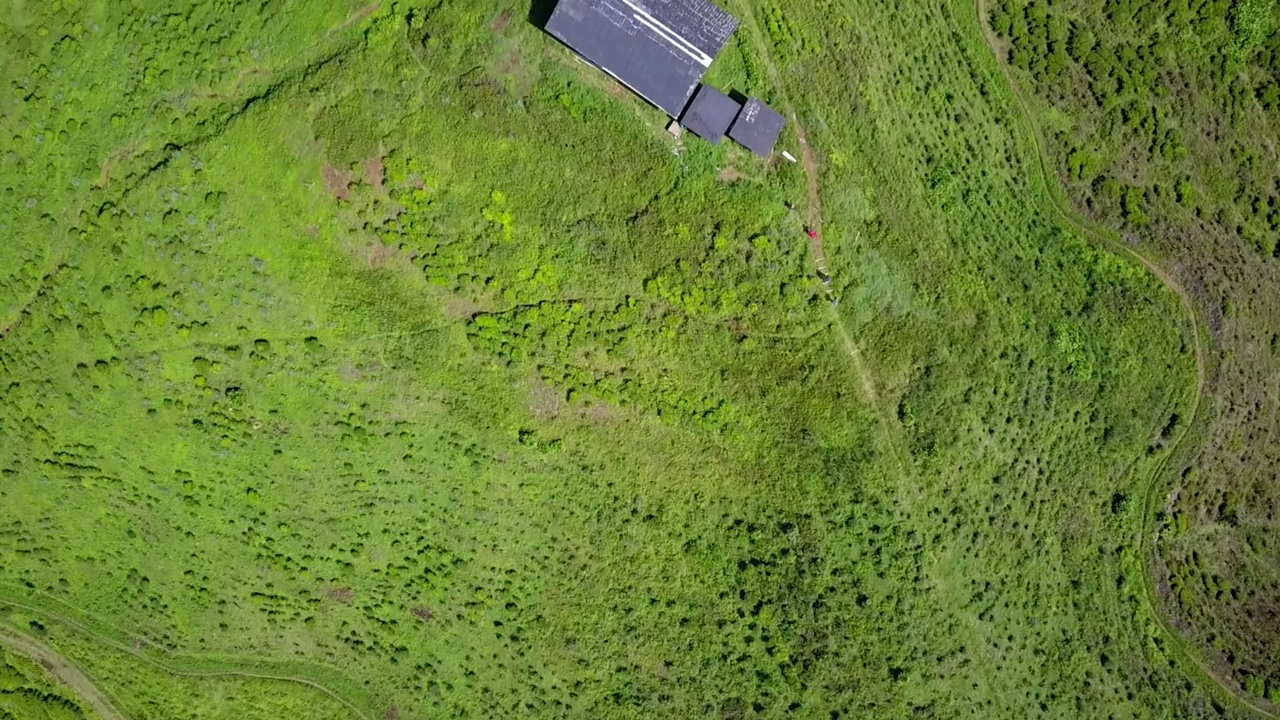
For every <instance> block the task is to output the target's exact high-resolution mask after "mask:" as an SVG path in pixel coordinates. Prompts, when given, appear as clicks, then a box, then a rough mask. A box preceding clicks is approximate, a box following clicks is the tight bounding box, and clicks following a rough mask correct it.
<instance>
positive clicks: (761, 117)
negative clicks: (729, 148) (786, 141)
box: [729, 98, 787, 157]
mask: <svg viewBox="0 0 1280 720" xmlns="http://www.w3.org/2000/svg"><path fill="white" fill-rule="evenodd" d="M786 125H787V120H786V118H784V117H782V115H780V114H779V113H778V111H777V110H774V109H773V108H771V107H769V106H768V105H765V104H764V103H763V102H760V99H759V98H750V99H749V100H747V102H746V104H744V105H743V106H742V110H741V111H739V112H738V117H737V119H736V120H734V122H733V125H731V126H729V137H730V138H732V139H733V140H734V142H736V143H738V144H739V145H742V146H743V147H745V148H747V149H748V150H750V151H751V152H753V153H755V154H757V155H759V156H760V157H768V156H769V153H771V152H773V146H774V145H775V144H777V142H778V136H779V135H781V134H782V128H784V127H786Z"/></svg>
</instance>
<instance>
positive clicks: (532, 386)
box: [529, 377, 564, 420]
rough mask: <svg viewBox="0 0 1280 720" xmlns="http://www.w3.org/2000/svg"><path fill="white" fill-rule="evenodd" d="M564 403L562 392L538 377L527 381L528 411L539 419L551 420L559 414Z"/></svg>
mask: <svg viewBox="0 0 1280 720" xmlns="http://www.w3.org/2000/svg"><path fill="white" fill-rule="evenodd" d="M563 405H564V393H563V392H561V391H560V390H557V389H556V388H554V387H552V386H551V385H548V384H547V382H546V381H545V380H543V379H542V378H540V377H534V378H533V379H532V380H531V381H530V382H529V412H531V413H533V416H534V417H535V418H537V419H539V420H551V419H554V418H556V417H559V416H560V411H561V410H562V409H563Z"/></svg>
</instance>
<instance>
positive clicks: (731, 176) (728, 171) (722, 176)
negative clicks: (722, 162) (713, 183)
mask: <svg viewBox="0 0 1280 720" xmlns="http://www.w3.org/2000/svg"><path fill="white" fill-rule="evenodd" d="M716 179H717V180H719V181H720V182H726V183H731V182H735V181H737V180H741V179H742V173H740V172H738V168H736V167H734V166H732V165H730V166H729V167H727V168H725V169H723V170H721V171H720V173H719V174H717V175H716Z"/></svg>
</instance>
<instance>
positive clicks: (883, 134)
mask: <svg viewBox="0 0 1280 720" xmlns="http://www.w3.org/2000/svg"><path fill="white" fill-rule="evenodd" d="M725 7H726V8H727V9H728V10H730V11H731V12H733V13H734V14H735V15H737V16H738V17H739V18H741V19H743V23H742V25H741V27H740V28H739V29H738V30H737V33H736V35H735V40H734V41H732V42H731V43H730V45H729V47H728V48H727V49H726V51H725V52H724V53H723V54H722V56H721V57H720V58H719V59H718V60H717V62H716V65H715V66H713V67H712V70H711V77H712V78H713V79H714V81H715V82H716V83H717V84H719V85H721V86H725V87H732V88H734V89H738V90H741V91H742V92H746V93H751V94H757V95H760V96H761V97H764V98H765V99H767V100H769V101H770V102H774V103H775V104H779V105H780V106H784V105H793V106H794V107H795V109H796V111H797V113H798V120H799V122H800V123H801V126H802V127H803V129H804V131H805V134H806V135H807V138H808V141H809V143H810V146H811V148H812V150H813V154H814V157H815V159H816V161H817V164H816V171H817V173H818V175H817V180H818V188H819V198H818V199H819V200H820V203H821V205H820V206H821V220H822V228H823V243H824V250H825V254H826V262H827V265H828V266H829V267H830V270H831V273H832V277H833V286H834V288H835V292H836V294H837V296H838V297H839V298H840V299H841V302H840V303H839V305H838V307H833V306H832V305H831V304H830V303H829V302H828V300H827V299H826V296H825V295H824V291H823V287H822V284H821V282H820V281H819V280H818V278H817V277H816V275H815V273H814V271H813V267H814V265H813V263H814V260H813V258H812V257H811V256H810V248H809V245H808V243H807V240H806V238H805V236H804V233H803V230H802V228H803V226H804V225H805V223H806V218H805V216H804V208H805V205H806V201H807V196H806V188H807V177H806V174H805V173H806V168H805V166H804V164H803V163H801V164H790V163H786V162H781V161H771V162H768V163H765V162H762V161H761V160H759V159H758V158H756V157H755V156H753V155H751V154H749V153H748V152H747V151H745V150H742V149H741V148H737V147H735V146H731V145H729V144H727V143H726V144H722V145H720V146H714V147H713V146H710V145H708V144H705V143H702V142H701V141H698V140H696V139H694V138H686V139H685V140H682V141H679V142H676V141H674V140H672V139H671V137H670V136H669V135H667V134H666V133H665V132H664V126H665V124H666V118H665V117H663V116H661V115H660V113H659V112H658V111H656V110H653V109H651V108H648V107H647V106H645V105H643V104H642V103H641V102H640V101H639V100H637V99H635V98H634V97H632V96H631V95H629V94H628V93H627V92H626V91H624V90H622V89H621V88H619V87H618V86H616V85H614V84H612V82H611V81H610V80H608V79H607V78H606V77H604V76H603V75H601V74H600V73H598V72H596V71H594V70H592V69H591V68H590V67H588V66H586V65H584V64H582V63H579V62H577V61H575V60H574V58H573V57H572V55H571V54H570V53H569V52H568V51H567V50H565V49H564V48H563V47H561V46H560V45H558V44H557V43H555V42H554V41H552V40H551V39H550V38H548V37H547V36H545V35H544V34H543V33H541V32H540V31H539V30H538V29H537V28H536V27H534V26H533V25H532V24H530V23H529V22H528V20H527V15H528V13H529V7H528V5H527V4H525V3H523V2H515V0H476V1H475V2H471V3H444V2H438V1H436V0H427V1H426V3H425V4H423V3H422V2H421V0H419V2H416V3H411V4H409V3H382V4H373V5H368V6H364V7H361V5H360V4H359V3H354V2H337V3H329V4H321V3H303V2H295V1H290V0H277V1H276V2H267V3H243V2H232V3H192V4H186V5H180V6H178V5H173V4H169V5H159V4H157V5H154V6H150V7H147V6H144V5H143V4H137V5H135V6H125V5H123V4H117V3H105V2H74V1H67V0H62V1H61V2H56V3H49V4H36V3H22V2H18V3H14V4H12V5H11V7H10V13H9V14H8V16H7V17H6V19H5V20H4V24H3V30H0V33H3V34H2V35H0V67H3V74H2V75H0V76H2V77H4V78H5V79H6V82H7V85H8V88H9V89H8V91H7V92H5V93H4V94H3V95H2V96H0V97H3V100H0V113H2V115H3V117H4V119H5V120H4V125H3V128H4V130H5V132H4V133H0V236H2V237H3V238H4V240H3V242H0V271H3V276H4V281H3V283H0V437H2V438H3V446H4V447H5V448H6V449H7V450H8V452H6V453H4V454H3V456H2V457H0V475H2V476H3V479H2V481H0V603H3V605H2V606H0V609H3V610H4V612H3V614H2V615H0V619H2V620H3V621H4V627H5V628H6V629H7V630H6V632H8V633H21V634H22V635H23V636H28V637H32V638H34V639H36V640H38V641H39V642H41V643H44V644H46V645H47V646H49V647H50V648H53V649H55V650H56V651H57V652H58V653H59V654H60V655H61V656H62V657H63V658H65V659H66V660H67V661H68V662H69V663H71V664H74V666H75V667H77V668H79V669H80V670H82V671H83V672H84V674H85V675H87V676H88V677H89V678H91V679H92V680H93V682H94V684H95V686H96V687H97V689H98V690H99V691H101V693H102V694H103V695H104V696H105V697H106V698H108V699H109V700H110V703H111V705H112V706H113V707H114V709H115V711H117V712H118V713H119V714H121V715H122V716H125V717H129V718H134V719H141V718H155V719H157V720H159V719H161V718H180V717H190V718H258V717H261V718H270V717H282V716H290V717H296V718H298V719H299V720H311V719H312V718H316V719H319V718H339V717H353V718H364V719H365V720H372V719H374V718H387V719H389V720H394V719H395V718H434V717H590V718H599V717H616V718H624V717H631V718H653V717H716V718H747V717H761V718H764V717H806V718H807V717H813V718H861V717H886V718H907V717H911V718H922V717H935V718H969V717H972V718H993V717H1009V718H1030V717H1070V718H1078V717H1115V718H1133V717H1142V718H1147V717H1150V718H1164V717H1179V718H1183V717H1206V718H1207V717H1248V716H1249V715H1248V714H1247V713H1248V712H1249V710H1248V709H1247V708H1246V706H1244V705H1242V704H1240V703H1239V702H1238V700H1237V699H1236V698H1235V697H1234V695H1233V694H1232V692H1231V691H1230V690H1231V688H1226V689H1224V688H1223V687H1221V686H1220V685H1218V684H1216V683H1215V682H1213V681H1212V679H1211V678H1210V677H1209V676H1208V675H1206V674H1205V673H1203V672H1200V671H1198V670H1197V668H1196V667H1195V666H1194V661H1193V660H1191V659H1189V658H1191V657H1193V656H1192V655H1189V654H1188V653H1187V649H1186V645H1185V642H1184V640H1183V637H1184V636H1183V635H1182V634H1181V632H1182V631H1185V629H1184V628H1181V627H1174V628H1173V631H1171V630H1170V627H1169V626H1168V625H1167V624H1166V615H1165V613H1166V612H1167V611H1168V608H1166V607H1165V606H1164V605H1162V604H1157V605H1154V606H1153V604H1152V602H1151V601H1152V597H1151V595H1150V592H1149V591H1148V585H1149V582H1148V578H1149V577H1151V575H1150V573H1151V572H1152V567H1151V564H1150V562H1149V560H1150V556H1149V555H1148V553H1147V550H1149V548H1148V547H1147V546H1146V545H1145V543H1144V533H1145V528H1147V527H1148V525H1149V523H1150V522H1151V521H1152V520H1153V515H1154V513H1149V512H1148V510H1149V508H1148V507H1147V505H1148V502H1147V501H1148V498H1149V497H1150V495H1151V492H1152V488H1157V489H1158V491H1159V492H1160V493H1161V494H1163V493H1164V492H1167V490H1168V489H1169V487H1170V484H1171V483H1173V482H1174V479H1175V477H1174V476H1175V475H1176V473H1177V472H1178V471H1179V470H1180V469H1181V467H1182V458H1183V456H1184V455H1187V454H1189V453H1191V452H1192V448H1191V445H1201V444H1203V443H1205V442H1207V440H1206V438H1210V437H1216V436H1214V435H1213V428H1214V427H1216V426H1215V425H1213V424H1212V423H1208V424H1206V423H1198V424H1191V423H1189V422H1187V420H1186V419H1187V418H1188V417H1190V413H1191V409H1192V407H1193V406H1194V405H1195V404H1196V402H1197V395H1196V384H1197V373H1196V362H1195V354H1194V349H1195V348H1196V347H1197V342H1198V340H1197V333H1198V332H1199V330H1198V329H1197V328H1196V327H1195V326H1193V325H1191V324H1190V323H1189V322H1188V319H1187V317H1186V315H1185V313H1184V311H1183V307H1182V304H1181V302H1180V298H1179V296H1178V295H1177V294H1175V292H1173V291H1172V290H1171V289H1170V288H1169V287H1167V286H1166V285H1164V284H1162V283H1161V282H1160V281H1159V280H1158V279H1157V277H1156V276H1155V275H1153V274H1151V273H1150V272H1148V271H1147V270H1146V269H1145V268H1144V267H1143V265H1142V264H1141V263H1140V262H1138V261H1137V260H1136V259H1135V258H1134V257H1132V256H1130V255H1128V254H1126V253H1125V252H1123V251H1117V250H1118V249H1119V248H1120V246H1117V245H1113V244H1110V243H1108V242H1100V241H1099V239H1098V237H1097V236H1095V234H1094V231H1093V230H1090V229H1087V228H1086V227H1085V226H1083V225H1079V224H1077V223H1076V222H1075V221H1071V220H1069V219H1068V218H1066V217H1065V216H1064V215H1063V214H1062V212H1061V210H1060V209H1059V206H1058V205H1057V204H1056V203H1055V200H1054V198H1055V197H1056V196H1054V195H1053V192H1056V191H1057V188H1056V186H1053V187H1046V184H1045V182H1044V178H1043V176H1042V175H1040V162H1041V158H1040V157H1039V156H1038V152H1039V151H1038V149H1037V144H1036V142H1035V141H1034V138H1033V136H1032V134H1031V133H1030V132H1029V131H1028V130H1027V128H1028V127H1032V126H1029V125H1027V124H1026V120H1027V118H1025V117H1024V116H1023V115H1022V112H1023V111H1022V110H1021V109H1020V105H1019V104H1018V102H1017V101H1016V96H1015V95H1014V94H1013V93H1012V92H1011V88H1010V86H1009V85H1008V83H1007V81H1006V78H1005V76H1004V74H1003V72H1002V70H1001V65H999V64H998V60H997V57H996V56H994V55H993V54H992V52H991V50H990V48H989V47H988V45H987V43H986V42H985V40H984V36H983V32H982V27H981V26H980V22H981V19H982V18H980V15H979V12H978V11H977V8H975V7H974V6H973V5H970V4H956V5H949V6H946V7H937V6H934V5H929V4H927V3H908V4H901V3H889V2H874V1H868V2H864V1H860V2H857V3H852V2H814V3H806V4H800V5H797V6H791V5H789V4H780V3H765V4H760V5H754V4H749V3H746V2H735V3H734V4H732V5H726V6H725ZM1036 107H1037V111H1036V112H1037V113H1038V112H1039V108H1040V106H1036ZM1033 114H1034V113H1033ZM1037 117H1038V115H1037ZM1035 127H1038V126H1035ZM796 131H797V128H796V126H795V124H794V123H793V124H792V126H791V127H790V129H789V130H788V131H787V132H786V133H784V136H783V138H782V140H781V141H780V149H788V150H790V151H791V152H792V153H793V154H796V155H797V156H799V155H801V148H800V145H799V141H798V136H797V133H796ZM1055 147H1056V146H1055ZM1201 151H1202V152H1209V149H1207V148H1205V149H1202V150H1201ZM1052 157H1056V156H1052ZM1052 157H1051V159H1050V162H1052ZM1055 179H1056V178H1053V177H1050V181H1053V180H1055ZM1073 197H1074V196H1073ZM789 204H794V205H795V206H796V207H797V208H798V210H795V211H793V210H790V209H789V207H788V205H789ZM1153 216H1154V215H1153ZM1101 219H1102V220H1103V221H1106V218H1101ZM1161 257H1162V256H1161ZM1195 289H1196V290H1197V291H1198V290H1199V287H1197V288H1195ZM1200 297H1201V296H1200V295H1196V298H1197V300H1199V299H1200ZM851 352H852V353H853V355H852V356H851ZM1216 367H1222V365H1221V364H1218V365H1215V368H1216ZM1214 387H1215V388H1217V387H1219V386H1218V385H1215V386H1214ZM1215 407H1217V406H1216V405H1215ZM1183 437H1186V438H1188V440H1187V441H1186V442H1182V438H1183ZM1206 447H1208V446H1207V445H1206ZM1258 447H1260V448H1261V447H1262V446H1261V445H1259V446H1258ZM1201 482H1203V483H1206V484H1207V485H1211V484H1212V482H1213V481H1212V480H1211V479H1207V478H1206V479H1205V480H1202V481H1201ZM1241 507H1244V506H1243V505H1241ZM1251 507H1252V506H1251ZM1166 512H1167V511H1166ZM1166 517H1169V516H1168V515H1166ZM1173 522H1174V523H1175V524H1174V525H1173V527H1178V526H1177V525H1176V521H1173ZM1184 524H1185V523H1184ZM1184 530H1187V531H1188V532H1190V526H1187V527H1186V528H1184ZM1161 537H1162V540H1168V538H1169V537H1170V536H1169V535H1168V534H1167V533H1166V534H1165V535H1162V536H1161ZM1179 542H1181V543H1183V545H1181V546H1177V547H1186V548H1191V549H1192V550H1193V551H1194V548H1195V547H1199V546H1196V545H1194V544H1193V541H1191V540H1189V539H1183V540H1180V541H1179ZM1173 548H1175V545H1173V544H1170V542H1162V543H1161V545H1160V553H1159V554H1158V556H1157V557H1159V558H1162V559H1163V558H1167V557H1168V556H1169V552H1171V551H1172V550H1171V549H1173ZM1163 562H1165V563H1167V562H1168V561H1167V560H1163ZM1157 569H1158V568H1157ZM1188 637H1191V638H1192V642H1194V641H1195V639H1196V638H1195V636H1194V633H1192V634H1191V635H1188ZM1244 640H1249V641H1251V642H1252V641H1253V639H1251V638H1244ZM1233 647H1234V646H1233ZM6 657H8V656H6ZM1195 657H1198V656H1195ZM19 662H20V661H19ZM10 667H18V666H17V665H14V664H13V663H10ZM29 670H31V669H30V668H26V667H25V666H23V669H21V670H20V673H22V677H23V678H27V679H24V680H22V681H21V683H20V684H22V686H23V687H36V688H39V687H45V686H46V685H47V686H49V687H57V686H56V679H51V678H50V677H48V676H44V677H42V676H41V675H40V673H38V672H29ZM10 674H11V675H12V673H10ZM15 682H17V681H15ZM40 683H45V684H46V685H41V684H40ZM10 684H12V683H10ZM40 692H46V691H43V690H42V691H40ZM47 692H48V697H49V698H51V700H50V702H51V703H52V704H57V703H62V704H63V705H65V706H66V708H68V710H67V712H80V713H81V715H79V716H80V717H92V715H91V714H90V710H88V709H86V708H85V707H84V706H83V704H81V705H77V703H79V702H80V700H78V699H77V698H76V696H75V693H70V694H68V693H67V692H64V691H62V690H57V691H47ZM7 697H8V696H7V695H5V694H3V690H2V689H0V709H5V711H6V712H9V713H10V714H11V715H14V711H9V710H7V708H6V706H5V705H3V702H4V701H5V698H7ZM61 707H62V705H59V708H61ZM61 711H62V710H61V709H59V710H58V712H61ZM14 716H15V717H28V716H29V715H22V714H21V713H18V714H16V715H14ZM35 717H39V716H35ZM48 717H62V716H60V715H56V714H53V711H52V710H51V711H50V712H49V714H48ZM69 717H77V715H70V716H69ZM108 720H109V719H108Z"/></svg>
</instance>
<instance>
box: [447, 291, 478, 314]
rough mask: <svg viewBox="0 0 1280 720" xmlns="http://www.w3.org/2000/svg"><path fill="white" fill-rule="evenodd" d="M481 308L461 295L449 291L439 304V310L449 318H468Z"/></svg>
mask: <svg viewBox="0 0 1280 720" xmlns="http://www.w3.org/2000/svg"><path fill="white" fill-rule="evenodd" d="M481 310H482V308H481V307H480V306H479V305H477V304H475V303H474V302H472V301H471V300H468V299H467V298H465V297H462V296H461V295H454V294H452V293H450V294H449V295H448V296H447V297H446V298H445V299H444V302H443V303H442V304H441V306H440V312H442V313H444V316H445V317H447V318H449V319H450V320H470V319H471V318H473V317H475V316H476V313H478V312H480V311H481Z"/></svg>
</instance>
